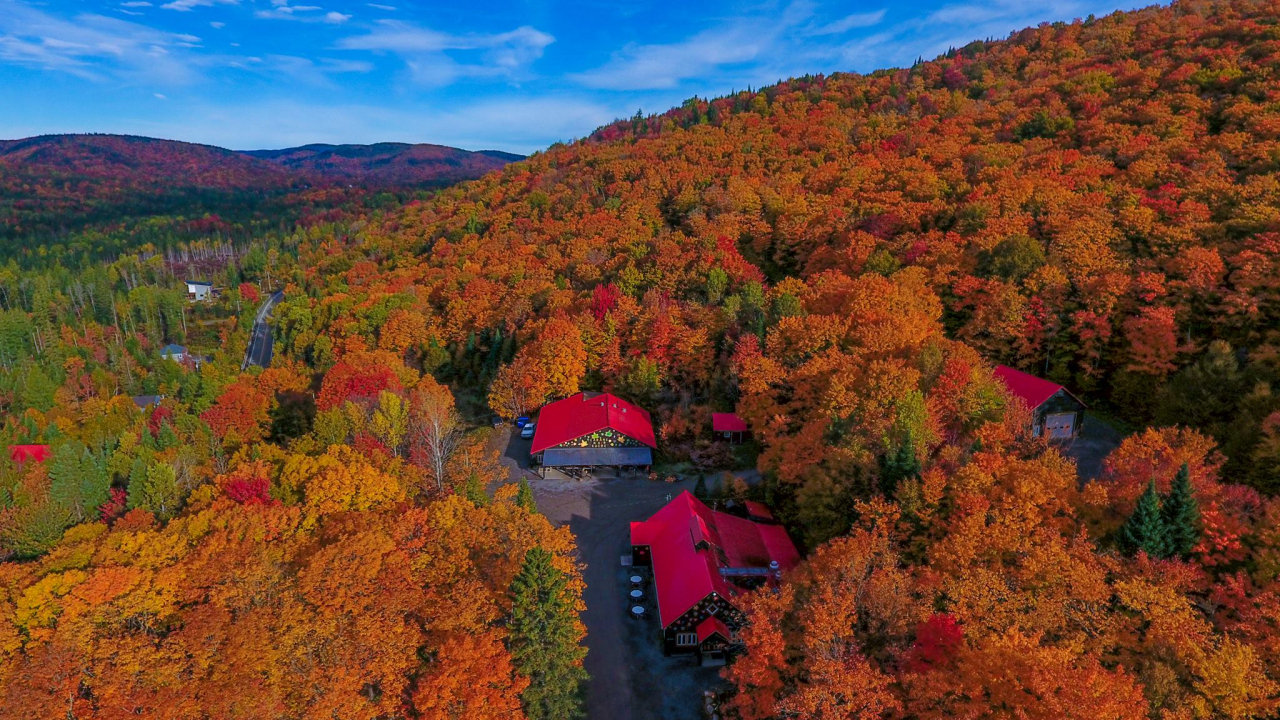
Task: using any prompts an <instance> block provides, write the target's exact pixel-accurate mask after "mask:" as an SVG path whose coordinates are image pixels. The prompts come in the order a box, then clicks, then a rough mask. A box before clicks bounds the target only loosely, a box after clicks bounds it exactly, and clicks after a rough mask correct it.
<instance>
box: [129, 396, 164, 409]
mask: <svg viewBox="0 0 1280 720" xmlns="http://www.w3.org/2000/svg"><path fill="white" fill-rule="evenodd" d="M161 400H164V396H163V395H134V396H133V404H134V405H137V406H138V409H139V410H146V409H147V408H149V407H153V406H159V405H160V401H161Z"/></svg>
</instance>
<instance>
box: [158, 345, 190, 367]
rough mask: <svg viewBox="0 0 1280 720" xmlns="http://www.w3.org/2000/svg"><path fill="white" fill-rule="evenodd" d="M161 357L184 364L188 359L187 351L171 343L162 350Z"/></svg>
mask: <svg viewBox="0 0 1280 720" xmlns="http://www.w3.org/2000/svg"><path fill="white" fill-rule="evenodd" d="M160 357H162V358H164V359H165V360H172V361H174V362H182V361H184V360H186V359H187V349H186V348H185V347H183V346H181V345H175V344H173V343H170V344H168V345H165V346H164V347H163V348H162V349H161V350H160Z"/></svg>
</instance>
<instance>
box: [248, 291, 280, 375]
mask: <svg viewBox="0 0 1280 720" xmlns="http://www.w3.org/2000/svg"><path fill="white" fill-rule="evenodd" d="M283 299H284V291H283V290H277V291H275V292H273V293H271V295H270V296H269V297H268V298H267V299H266V301H265V302H263V303H262V306H261V307H259V308H258V314H257V315H256V316H254V318H253V335H251V336H250V337H249V347H248V349H247V350H245V353H244V363H242V364H241V366H240V369H241V370H247V369H249V366H250V365H257V366H258V367H268V366H270V365H271V345H272V340H271V325H270V319H271V311H272V310H273V309H274V308H275V306H276V304H277V303H279V302H280V301H281V300H283Z"/></svg>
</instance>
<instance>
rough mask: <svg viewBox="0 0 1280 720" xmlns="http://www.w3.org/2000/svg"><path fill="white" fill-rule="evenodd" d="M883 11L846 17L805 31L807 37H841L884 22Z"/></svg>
mask: <svg viewBox="0 0 1280 720" xmlns="http://www.w3.org/2000/svg"><path fill="white" fill-rule="evenodd" d="M884 14H885V11H884V10H877V11H875V12H867V13H855V14H853V15H846V16H844V17H842V18H840V19H839V20H835V21H833V22H829V23H826V24H824V25H817V26H814V27H811V28H809V29H808V30H807V31H806V34H807V35H842V34H844V33H847V32H849V31H850V30H855V29H858V28H866V27H873V26H875V25H879V24H880V21H882V20H884Z"/></svg>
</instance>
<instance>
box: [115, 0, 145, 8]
mask: <svg viewBox="0 0 1280 720" xmlns="http://www.w3.org/2000/svg"><path fill="white" fill-rule="evenodd" d="M120 7H127V8H138V7H151V3H149V2H147V1H146V0H134V1H133V2H122V3H120Z"/></svg>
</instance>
